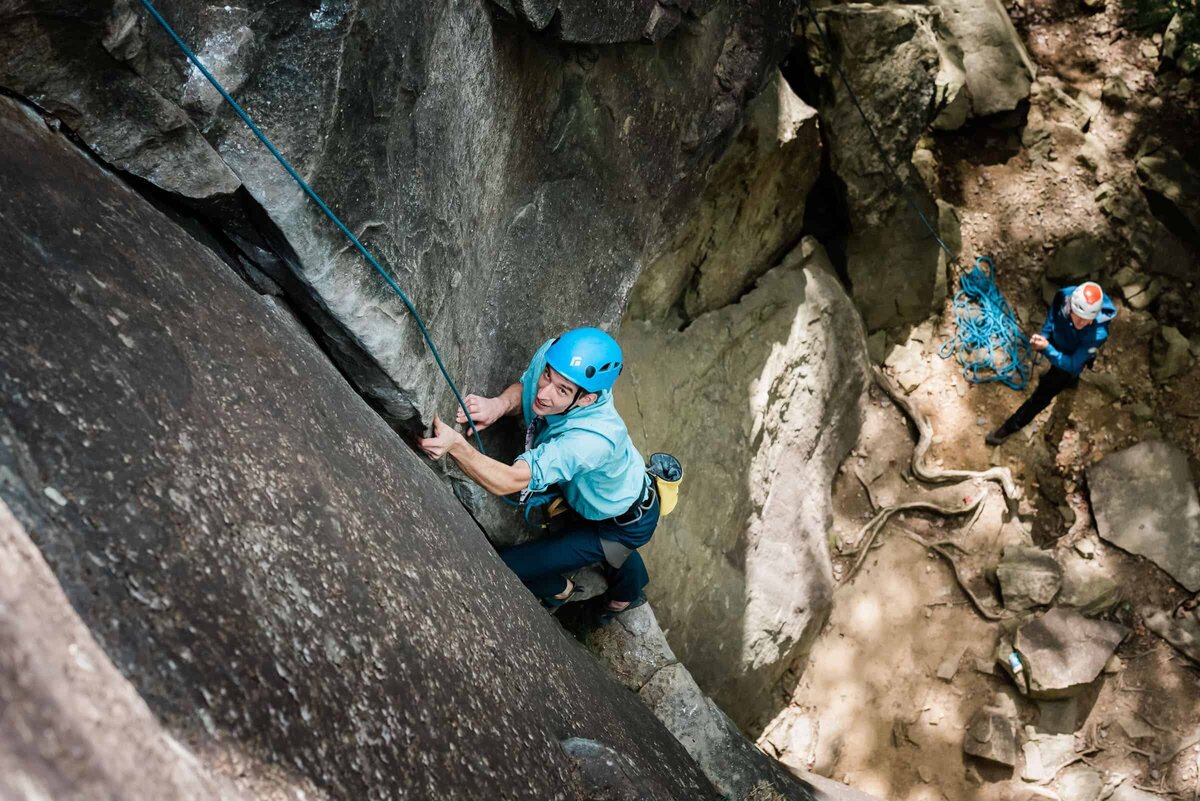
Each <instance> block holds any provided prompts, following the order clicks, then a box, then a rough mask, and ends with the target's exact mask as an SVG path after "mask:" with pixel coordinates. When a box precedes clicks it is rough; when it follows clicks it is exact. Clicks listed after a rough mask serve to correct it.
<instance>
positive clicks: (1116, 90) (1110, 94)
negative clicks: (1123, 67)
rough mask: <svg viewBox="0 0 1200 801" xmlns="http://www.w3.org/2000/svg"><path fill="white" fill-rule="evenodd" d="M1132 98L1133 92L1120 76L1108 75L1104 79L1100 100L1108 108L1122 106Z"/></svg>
mask: <svg viewBox="0 0 1200 801" xmlns="http://www.w3.org/2000/svg"><path fill="white" fill-rule="evenodd" d="M1132 97H1133V91H1132V90H1131V89H1130V88H1129V84H1127V83H1125V79H1124V78H1122V77H1121V76H1120V75H1110V76H1108V77H1107V78H1105V79H1104V88H1103V89H1102V90H1101V92H1100V99H1101V100H1103V101H1104V102H1105V103H1108V104H1109V105H1110V106H1124V105H1125V104H1126V103H1128V102H1129V100H1130V99H1131V98H1132Z"/></svg>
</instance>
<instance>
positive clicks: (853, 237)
mask: <svg viewBox="0 0 1200 801" xmlns="http://www.w3.org/2000/svg"><path fill="white" fill-rule="evenodd" d="M817 16H818V19H819V20H820V22H821V24H822V25H823V26H824V27H825V30H826V31H827V33H828V35H829V38H830V40H831V41H832V45H833V47H834V48H835V49H836V52H837V58H838V59H839V60H840V62H841V65H842V69H843V70H844V71H845V73H846V75H847V77H848V79H849V81H850V83H851V85H852V86H853V87H854V91H855V94H857V95H858V96H859V97H860V98H868V97H869V98H871V103H870V104H869V105H870V108H869V109H867V114H868V116H869V117H870V119H871V123H872V126H873V127H874V128H875V131H876V133H877V134H878V136H879V139H880V142H881V144H882V146H883V148H884V150H885V151H886V152H887V155H888V158H890V159H891V162H892V164H893V165H894V166H895V167H896V169H897V171H898V172H899V175H900V177H901V179H902V180H903V181H904V182H905V184H906V186H907V188H908V192H907V198H908V200H907V201H906V196H905V194H902V193H900V192H899V191H898V189H897V187H896V181H895V179H894V178H893V177H892V174H891V172H890V171H889V170H888V168H887V165H886V164H885V163H884V161H883V160H882V158H881V156H880V154H879V152H878V150H877V149H876V147H875V145H874V143H873V142H872V140H871V136H870V134H869V132H868V130H867V128H866V126H865V125H864V124H863V121H862V118H861V116H860V115H859V113H858V110H857V109H855V108H854V106H853V104H852V102H851V100H850V96H849V94H848V93H847V92H846V89H845V86H844V85H843V84H842V83H841V80H840V79H839V78H838V77H837V75H836V73H835V72H834V71H833V68H832V66H831V64H830V63H829V61H828V55H827V53H826V51H825V44H824V42H823V41H822V38H821V36H820V34H819V33H818V31H817V29H816V27H815V26H814V25H812V24H811V22H807V23H806V24H805V25H804V27H803V35H804V36H805V38H806V42H807V52H808V54H809V57H810V59H811V60H812V62H813V65H814V69H815V73H816V76H817V81H818V85H819V95H820V97H819V100H818V105H817V107H818V110H819V111H820V115H821V123H822V126H823V127H824V129H825V131H826V132H827V134H828V135H827V141H828V142H829V151H830V153H829V157H830V166H831V168H832V169H833V172H834V173H835V174H836V175H837V177H838V179H840V181H841V182H842V184H844V194H845V202H846V207H847V212H848V214H849V224H850V233H849V236H848V239H847V242H846V260H847V270H848V272H849V275H850V283H851V287H852V290H853V295H854V300H855V302H856V303H857V304H858V307H859V309H860V311H861V312H862V314H863V320H864V321H865V323H866V326H867V330H868V331H874V330H877V329H880V328H889V327H892V326H895V325H899V324H901V323H905V322H918V321H920V320H922V319H924V318H925V317H926V316H927V315H928V313H929V311H930V308H931V307H932V306H933V305H934V304H935V303H941V301H942V299H943V297H944V296H945V291H946V285H945V271H946V261H945V254H944V253H943V252H942V251H941V249H940V248H939V247H938V245H937V243H936V242H935V241H934V240H933V238H932V237H930V236H929V232H928V231H927V230H926V229H925V228H924V227H923V226H922V225H921V223H920V220H919V219H918V218H917V217H916V213H915V212H914V211H913V209H912V207H911V206H910V205H909V202H908V201H911V202H912V203H913V204H915V205H916V206H917V207H918V208H919V209H920V210H921V213H922V214H924V215H925V217H926V219H928V220H929V221H930V224H931V225H934V226H938V227H939V228H940V226H939V214H940V213H941V212H940V211H939V208H938V206H937V204H936V203H935V202H934V199H933V198H932V196H931V195H930V194H929V192H928V190H927V189H926V188H925V186H924V184H923V183H922V182H921V181H920V179H919V177H918V176H917V174H916V170H915V169H914V168H913V167H912V163H911V160H912V157H913V152H914V150H915V148H916V144H917V140H918V139H919V138H920V136H921V134H922V133H923V132H924V131H925V130H926V128H927V127H928V126H929V125H930V124H931V123H932V122H933V121H934V119H935V118H937V117H938V115H939V114H940V113H941V112H942V111H943V110H945V109H946V108H950V107H951V106H952V104H953V103H954V101H955V99H956V98H957V96H958V93H959V92H960V91H961V90H962V87H961V83H956V82H955V80H954V79H952V78H950V77H947V76H953V75H961V67H958V68H957V71H955V70H954V69H951V68H950V67H953V66H954V60H953V54H952V53H951V52H950V51H948V50H947V49H946V48H945V46H944V42H943V40H944V37H945V32H944V31H943V30H942V28H941V15H940V14H939V13H938V12H937V11H934V10H930V9H927V8H921V7H915V6H901V7H892V6H888V7H871V6H862V5H853V6H839V7H834V8H829V9H825V10H823V11H822V12H820V13H819V14H818V15H817ZM804 19H805V20H806V21H807V19H808V18H807V17H805V18H804ZM947 65H950V66H949V67H948V66H947ZM946 213H947V214H948V213H949V209H947V210H946ZM885 253H886V254H887V256H886V258H881V255H880V254H885Z"/></svg>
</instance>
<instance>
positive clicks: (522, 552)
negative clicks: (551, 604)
mask: <svg viewBox="0 0 1200 801" xmlns="http://www.w3.org/2000/svg"><path fill="white" fill-rule="evenodd" d="M657 525H658V499H657V498H656V499H655V500H654V504H653V505H652V506H651V507H650V508H649V509H647V510H646V511H645V512H644V513H643V514H642V517H641V519H640V520H638V521H637V522H635V523H630V524H628V525H625V526H618V525H617V524H616V523H615V522H613V520H612V519H611V518H610V519H608V520H584V519H583V518H581V517H578V516H573V519H572V520H571V521H570V522H569V523H568V524H567V525H566V527H565V528H564V529H563V531H562V533H561V534H557V535H551V536H549V537H546V538H545V539H541V540H537V541H535V542H527V543H525V544H524V545H517V546H515V547H512V548H506V549H505V550H503V551H501V552H500V558H501V559H503V560H504V564H506V565H508V568H509V570H511V571H512V572H514V573H516V574H517V578H519V579H521V581H522V582H524V584H525V586H526V587H528V588H529V591H530V592H532V593H533V594H534V595H536V596H537V597H538V598H550V597H552V596H555V595H558V594H559V593H561V592H562V591H563V590H565V589H566V588H567V580H566V579H565V578H563V574H564V573H572V572H574V571H576V570H579V569H580V568H583V567H587V566H588V565H594V564H599V565H600V566H601V567H602V568H603V569H604V577H605V579H606V580H607V581H608V598H609V600H612V601H633V600H635V599H636V598H637V597H638V595H639V594H640V593H641V591H642V588H643V587H645V586H646V585H647V584H649V583H650V575H649V574H648V573H647V572H646V563H645V562H643V561H642V557H641V554H639V553H638V552H637V551H634V552H633V553H631V554H629V556H628V558H626V559H625V563H624V564H623V565H621V567H619V568H614V567H613V566H612V565H610V564H608V562H606V561H605V559H604V550H603V549H602V547H601V545H600V540H601V539H608V540H614V541H616V542H621V543H624V544H626V545H633V544H637V545H644V544H645V543H646V542H648V541H649V540H650V536H651V535H652V534H653V533H654V529H655V527H656V526H657Z"/></svg>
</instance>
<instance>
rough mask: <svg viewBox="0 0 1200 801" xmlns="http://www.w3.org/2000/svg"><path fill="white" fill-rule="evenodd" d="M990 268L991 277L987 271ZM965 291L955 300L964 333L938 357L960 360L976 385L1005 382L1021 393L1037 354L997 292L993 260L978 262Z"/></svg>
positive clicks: (963, 280)
mask: <svg viewBox="0 0 1200 801" xmlns="http://www.w3.org/2000/svg"><path fill="white" fill-rule="evenodd" d="M984 262H986V263H987V271H986V272H984V270H983V268H982V266H981V265H982V264H983V263H984ZM959 286H960V287H961V288H960V289H959V290H958V292H957V294H955V296H954V321H955V325H956V326H957V328H958V331H957V333H956V334H955V335H954V336H953V337H952V338H950V339H948V340H946V342H944V343H943V344H942V347H941V349H940V350H939V351H938V355H939V356H941V357H942V358H943V359H948V358H950V357H951V356H954V357H955V358H957V359H958V363H959V364H960V365H962V372H963V378H965V379H967V381H969V382H971V383H972V384H982V383H987V382H991V381H999V382H1001V383H1003V384H1005V385H1006V386H1009V387H1012V388H1013V389H1021V388H1022V387H1024V386H1025V384H1026V382H1027V381H1028V380H1029V373H1030V371H1031V369H1032V356H1033V348H1032V347H1031V346H1030V344H1029V338H1028V337H1027V336H1025V334H1023V333H1022V332H1021V326H1020V323H1018V321H1017V316H1016V315H1015V314H1013V310H1012V308H1011V307H1010V306H1009V305H1008V301H1006V300H1005V299H1004V295H1002V294H1001V293H1000V289H999V288H998V287H997V286H996V279H995V265H993V264H992V260H991V259H989V258H988V257H987V256H981V257H979V258H977V259H975V266H974V267H973V268H972V269H971V271H970V272H969V273H967V274H965V275H963V276H962V278H960V279H959Z"/></svg>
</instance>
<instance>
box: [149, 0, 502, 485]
mask: <svg viewBox="0 0 1200 801" xmlns="http://www.w3.org/2000/svg"><path fill="white" fill-rule="evenodd" d="M142 5H144V6H145V7H146V10H147V11H149V12H150V15H151V16H152V17H154V19H155V21H156V22H157V23H158V24H159V25H160V26H161V27H162V29H163V30H164V31H166V32H167V34H168V35H169V36H170V37H171V38H172V39H174V40H175V44H177V45H178V46H179V49H180V50H182V51H183V53H184V55H186V56H187V57H188V61H191V62H192V64H194V65H195V67H196V69H198V70H200V74H202V75H203V76H204V77H205V78H207V79H208V82H209V83H211V84H212V85H213V88H214V89H216V90H217V91H218V92H220V93H221V97H223V98H225V102H226V103H228V104H229V106H230V108H232V109H233V110H234V111H236V112H237V115H238V116H239V117H241V118H242V122H244V123H246V127H248V128H249V129H250V132H251V133H253V134H254V135H255V136H256V137H258V141H260V142H262V143H263V145H264V146H265V147H266V148H267V150H269V151H271V155H272V156H274V157H275V160H276V161H278V162H279V163H280V164H281V165H282V166H283V168H284V169H285V170H287V172H288V175H290V176H292V179H293V180H294V181H295V182H296V183H297V184H299V186H300V188H301V189H303V190H304V193H305V194H306V195H308V196H309V197H310V198H311V199H312V201H313V202H314V203H316V204H317V206H319V207H320V209H321V211H323V212H325V216H326V217H328V218H329V219H330V220H332V221H333V224H334V225H336V226H337V227H338V228H340V229H341V230H342V233H344V234H345V235H346V237H347V238H348V239H349V240H350V242H351V243H353V245H354V247H356V248H358V252H359V253H361V254H362V255H363V258H365V259H366V260H367V261H368V262H369V263H370V265H371V266H372V267H374V268H375V270H376V272H378V273H379V274H380V275H381V276H383V280H384V281H386V282H387V285H388V286H390V287H391V288H392V290H393V291H394V292H395V293H396V294H397V295H398V296H399V297H400V300H402V301H403V302H404V305H405V306H406V307H408V310H409V312H410V313H411V314H412V316H413V320H414V321H416V323H417V328H418V329H420V331H421V336H422V337H424V338H425V344H426V345H428V346H429V352H430V353H431V354H433V360H434V361H435V362H437V366H438V369H439V370H441V371H442V377H443V378H445V379H446V383H447V384H448V385H449V386H450V391H451V392H453V393H454V398H455V400H457V401H458V405H459V408H461V409H462V411H463V414H464V415H466V417H467V423H468V425H470V427H471V433H472V434H474V435H475V443H476V444H477V445H478V446H479V452H480V453H486V451H485V450H484V448H483V439H482V438H481V437H480V436H479V429H477V428H476V427H475V421H474V420H473V419H472V418H471V413H470V412H468V411H467V404H466V403H465V402H464V401H463V398H462V393H460V392H459V391H458V386H456V385H455V383H454V379H452V378H451V377H450V371H449V370H447V369H446V365H445V363H444V362H442V356H441V354H440V353H438V349H437V346H436V345H434V344H433V338H432V337H431V336H430V335H429V330H428V329H427V328H426V327H425V321H424V320H423V319H421V315H420V314H418V313H417V309H416V307H415V306H414V305H413V303H412V301H411V300H409V299H408V295H406V294H404V290H402V289H401V288H400V287H399V285H397V284H396V282H395V281H394V280H392V276H391V275H389V274H388V272H387V270H385V269H383V267H382V266H380V264H379V262H378V261H376V260H375V257H374V256H372V255H371V253H370V251H368V250H367V249H366V248H365V247H363V243H362V242H360V241H358V237H357V236H355V235H354V234H353V232H351V231H350V229H349V228H347V227H346V224H345V223H343V222H342V221H341V220H340V219H339V218H338V216H337V215H336V214H334V213H333V211H332V210H331V209H330V208H329V206H327V205H325V201H324V200H322V199H321V196H320V195H318V194H317V193H316V192H314V191H313V188H312V187H311V186H309V185H308V182H307V181H305V180H304V179H303V178H301V177H300V174H299V173H298V172H296V170H295V168H294V167H292V165H291V163H290V162H289V161H288V160H287V159H286V158H284V157H283V154H282V153H280V152H279V150H278V149H276V147H275V145H273V144H272V143H271V140H270V139H268V138H267V137H266V134H264V133H263V132H262V131H261V130H259V127H258V126H257V125H255V124H254V120H252V119H250V115H249V114H247V113H246V112H245V111H244V110H243V109H242V107H241V106H239V105H238V102H237V101H236V100H234V99H233V97H232V96H231V95H230V94H229V92H227V91H225V87H224V86H222V85H221V82H220V81H218V80H217V79H216V77H215V76H214V75H213V74H212V73H211V72H209V71H208V68H207V67H205V66H204V64H203V63H202V62H201V61H200V58H199V57H198V56H197V55H196V54H195V53H193V52H192V49H191V48H190V47H188V46H187V44H186V43H185V42H184V41H183V39H181V38H180V37H179V34H177V33H176V32H175V29H174V28H172V27H171V26H170V25H169V24H168V23H167V21H166V20H165V19H164V18H163V16H162V14H160V13H158V9H156V8H155V7H154V5H153V4H152V3H151V2H150V0H142ZM505 500H508V499H505Z"/></svg>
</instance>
